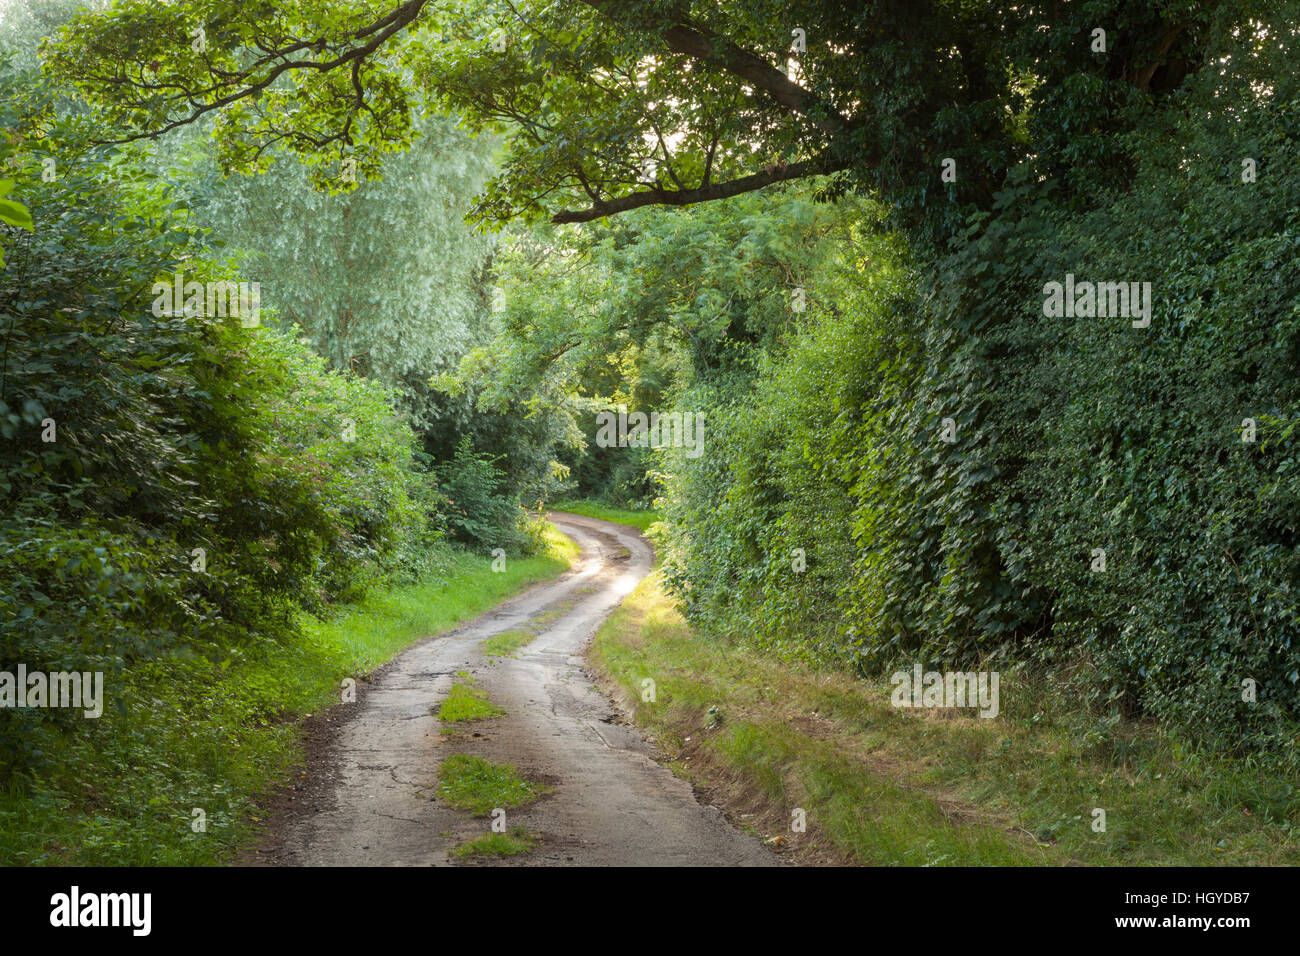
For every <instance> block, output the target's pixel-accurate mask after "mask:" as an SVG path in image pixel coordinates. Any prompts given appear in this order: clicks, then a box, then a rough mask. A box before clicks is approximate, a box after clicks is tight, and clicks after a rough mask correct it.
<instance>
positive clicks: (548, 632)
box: [253, 514, 780, 866]
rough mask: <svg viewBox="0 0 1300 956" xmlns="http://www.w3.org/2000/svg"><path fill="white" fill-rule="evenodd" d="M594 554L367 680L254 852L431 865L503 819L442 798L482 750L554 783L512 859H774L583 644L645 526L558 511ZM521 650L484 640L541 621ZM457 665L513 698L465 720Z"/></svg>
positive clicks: (295, 859)
mask: <svg viewBox="0 0 1300 956" xmlns="http://www.w3.org/2000/svg"><path fill="white" fill-rule="evenodd" d="M552 520H553V521H554V523H555V524H556V526H557V527H559V528H560V530H561V531H563V532H564V533H565V534H567V535H568V536H569V537H570V538H572V539H573V540H574V541H576V542H577V544H578V545H579V547H580V548H581V559H580V561H579V562H578V563H577V564H576V565H575V566H574V568H573V569H572V570H570V571H569V572H567V573H566V574H564V575H562V576H561V577H559V578H557V579H555V580H553V581H550V582H547V583H544V584H541V585H537V586H535V587H533V588H532V589H530V590H528V591H526V592H524V593H523V594H520V595H519V596H517V597H515V598H513V599H511V600H508V601H506V602H505V603H503V604H500V605H498V606H497V607H496V608H494V609H493V610H492V611H490V612H488V613H487V614H485V615H483V616H482V617H480V618H477V619H476V620H474V621H471V622H469V623H467V624H465V625H462V626H461V627H459V628H457V629H456V630H454V631H451V632H448V633H446V634H443V635H440V636H438V637H433V638H429V639H427V640H425V641H423V642H421V643H419V644H417V645H415V646H413V647H411V648H410V649H408V650H407V651H405V652H403V653H402V654H401V655H400V656H398V657H397V658H396V659H395V660H394V661H392V662H391V663H389V664H388V665H386V666H385V667H384V668H383V669H382V670H381V671H379V672H378V674H377V675H376V676H375V678H374V680H373V681H371V682H368V684H367V683H366V682H362V683H363V687H362V689H361V692H360V693H359V695H358V700H357V702H356V703H355V704H345V705H340V706H339V707H336V708H334V709H333V711H331V713H337V712H338V711H340V710H347V709H348V708H356V710H355V711H353V712H351V713H350V714H347V715H345V716H343V717H342V718H339V719H337V720H336V721H335V722H334V723H333V724H332V725H331V728H330V731H329V734H328V735H327V737H326V739H324V740H323V741H321V742H320V743H319V746H318V747H316V748H314V751H313V753H312V756H311V759H310V761H309V763H308V767H307V773H306V776H305V777H304V779H306V780H309V781H310V785H309V786H304V787H303V789H304V790H308V791H310V792H305V793H303V794H302V797H301V799H295V800H294V801H292V802H291V803H290V804H289V805H287V807H285V808H282V810H281V812H280V815H279V818H278V819H277V820H276V821H275V822H274V823H273V825H272V827H271V829H270V832H269V833H268V836H267V839H266V841H265V842H264V844H263V846H262V847H261V848H260V849H259V850H258V851H257V852H256V859H255V861H253V862H257V863H261V864H271V865H306V866H333V865H347V866H382V865H392V866H429V865H434V866H437V865H448V864H451V863H452V862H453V858H452V857H450V856H449V851H450V850H451V849H452V848H454V847H456V846H457V845H459V844H462V843H464V842H466V841H468V840H471V839H474V838H475V837H478V836H482V835H484V834H486V833H487V832H489V824H490V822H491V821H490V820H487V819H483V818H475V817H472V816H470V815H469V814H468V813H465V812H461V811H457V810H454V809H451V808H450V807H447V806H446V805H444V804H442V803H441V802H440V801H439V800H438V799H437V798H436V785H435V776H436V773H437V769H438V766H439V764H440V762H441V761H442V760H443V759H444V758H445V757H447V756H449V755H451V754H453V753H468V754H474V755H477V756H480V757H483V758H485V759H487V760H491V761H494V762H504V763H509V764H512V765H514V766H515V767H516V768H517V769H518V770H519V772H520V773H521V774H522V775H523V776H525V777H526V778H528V779H531V780H535V781H538V782H541V783H543V784H545V785H547V786H548V787H551V788H552V792H551V793H549V794H547V795H545V796H543V797H542V798H541V799H539V800H538V801H536V802H534V803H532V804H531V805H528V806H525V807H522V808H519V809H516V810H512V811H510V812H509V814H508V823H509V825H510V826H524V827H526V828H527V829H528V830H530V831H533V832H534V833H539V834H541V836H542V842H541V845H540V846H538V847H537V848H536V849H534V850H533V851H531V852H530V853H526V854H523V855H521V856H517V857H507V858H502V859H499V860H496V859H494V860H490V861H484V862H489V863H491V864H493V865H510V866H520V865H522V866H539V865H541V866H545V865H551V866H556V865H558V866H583V865H586V866H591V865H596V866H601V865H634V866H635V865H649V866H683V865H686V866H689V865H721V866H775V865H778V864H779V862H780V861H779V860H778V859H777V857H776V854H775V853H773V852H771V851H770V850H768V849H767V848H765V847H764V846H763V845H762V843H761V842H760V841H759V839H758V838H757V837H755V836H752V835H750V834H747V833H745V832H743V831H741V830H740V829H738V828H737V827H735V826H733V825H732V824H731V823H729V822H728V821H727V819H726V818H725V817H724V816H723V815H722V813H721V811H719V810H717V809H716V808H714V807H709V806H705V805H702V804H701V803H700V802H699V801H698V800H697V799H696V797H695V794H694V793H693V791H692V788H691V786H690V785H689V784H688V783H687V782H686V781H684V780H681V779H679V778H677V777H675V776H674V775H673V774H672V773H671V771H669V770H668V769H667V768H665V767H663V766H661V765H660V764H658V763H656V762H655V761H654V759H653V758H652V754H653V752H654V751H653V747H652V745H651V744H650V743H649V742H647V741H646V739H645V738H644V737H643V736H642V735H641V733H640V732H639V731H637V730H636V729H635V728H634V727H632V726H630V725H629V724H627V723H626V722H625V721H624V720H623V716H622V714H621V713H619V711H618V710H617V709H616V708H615V707H614V705H613V704H612V703H611V702H610V700H609V699H608V698H607V697H606V696H605V695H604V694H603V693H602V692H601V691H599V690H598V689H597V688H596V687H595V686H594V685H593V683H592V680H591V678H590V677H589V676H588V675H587V673H586V672H585V671H584V669H583V657H582V655H583V652H584V650H585V648H586V646H587V644H588V642H589V641H590V640H591V638H592V636H593V635H594V634H595V633H596V630H597V629H598V628H599V626H600V624H601V623H602V622H603V621H604V620H605V618H606V617H607V616H608V615H609V613H610V612H611V611H613V610H614V608H615V607H616V606H617V605H618V604H619V603H620V602H621V601H622V600H623V598H624V597H625V596H626V595H627V594H628V593H629V592H630V591H631V590H632V589H633V588H634V587H635V586H636V584H637V582H639V581H640V580H641V579H642V578H643V577H644V576H645V575H646V574H647V573H648V572H649V570H650V568H651V565H652V564H653V558H654V555H653V551H652V550H651V548H650V546H649V545H648V544H647V543H646V541H645V540H644V539H643V538H642V537H641V536H640V535H639V534H638V533H637V532H636V531H635V529H632V528H629V527H626V526H624V525H617V524H613V523H610V522H606V521H598V520H595V519H592V518H586V517H580V516H578V515H569V514H554V515H552ZM530 625H531V627H532V628H533V629H535V630H536V631H537V632H538V633H537V637H536V638H535V639H534V640H533V641H532V642H531V643H529V644H527V645H525V646H523V647H521V648H519V649H518V650H517V651H515V652H514V655H515V656H513V657H494V658H488V657H485V656H484V653H483V648H482V645H483V642H484V641H485V640H487V639H488V638H490V637H492V636H494V635H496V634H499V633H501V632H503V631H509V630H513V629H517V628H521V627H527V626H530ZM458 671H469V672H470V673H471V674H472V675H473V677H474V681H475V684H476V686H477V687H479V688H481V689H482V690H484V691H486V692H487V695H488V698H489V699H490V700H491V701H492V702H493V703H495V704H497V705H498V706H500V707H503V708H505V710H506V716H504V717H500V718H497V719H492V720H483V721H478V722H475V723H473V724H471V725H458V727H465V728H466V729H465V730H464V731H463V732H458V733H455V734H443V733H442V732H441V731H442V729H443V728H442V726H441V724H440V722H439V720H438V718H437V716H436V714H437V710H438V707H439V706H440V704H441V703H442V701H443V700H444V698H445V697H446V696H447V693H448V691H449V689H450V688H451V685H452V682H453V679H454V678H455V676H456V674H457V672H458Z"/></svg>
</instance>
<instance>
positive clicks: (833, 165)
mask: <svg viewBox="0 0 1300 956" xmlns="http://www.w3.org/2000/svg"><path fill="white" fill-rule="evenodd" d="M850 165H851V164H850V163H847V162H840V161H832V160H830V159H828V158H827V156H826V154H825V153H823V154H820V155H818V156H815V157H813V158H812V159H805V160H803V161H802V162H798V163H791V164H790V165H788V166H784V165H782V166H771V167H768V168H767V169H765V170H763V171H762V172H761V173H754V174H753V175H751V176H742V177H741V178H739V179H732V180H728V181H727V182H724V183H714V184H712V185H709V186H700V187H698V188H696V189H643V190H639V191H637V192H634V193H628V194H627V195H626V196H619V197H617V198H615V199H606V200H602V201H601V202H597V203H595V204H593V205H591V206H589V207H588V208H586V209H566V210H563V211H561V212H557V213H556V214H555V215H554V216H552V217H551V222H554V223H557V224H559V223H566V222H591V221H592V220H595V219H602V218H604V217H605V216H612V215H614V214H615V213H620V212H627V211H628V210H630V209H639V208H641V207H642V206H689V205H691V204H692V203H697V202H709V201H711V200H714V199H727V198H729V197H731V196H739V195H740V194H741V193H748V192H753V191H754V190H756V189H762V188H763V187H765V186H771V185H772V184H773V183H779V182H785V181H787V180H791V179H802V178H803V177H805V176H816V175H818V174H820V173H833V172H839V171H840V170H843V169H848V168H849V166H850Z"/></svg>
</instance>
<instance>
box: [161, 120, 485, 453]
mask: <svg viewBox="0 0 1300 956" xmlns="http://www.w3.org/2000/svg"><path fill="white" fill-rule="evenodd" d="M417 123H418V132H419V136H418V138H417V139H416V140H415V141H414V143H413V145H412V146H411V148H410V149H409V150H408V151H406V152H402V153H393V154H389V155H387V156H386V157H384V164H383V178H382V179H376V180H374V181H362V182H359V183H358V184H357V186H356V188H355V189H351V190H350V191H347V192H342V191H335V192H333V193H331V192H323V191H320V190H318V189H316V188H314V187H313V185H312V183H311V182H310V180H309V177H308V175H307V173H306V171H305V170H304V169H303V167H301V166H300V165H298V164H294V163H279V164H276V165H274V166H273V167H271V168H270V169H268V170H265V171H263V172H262V174H261V175H257V176H252V177H242V176H233V177H229V178H225V179H218V177H217V175H216V170H215V169H214V168H213V167H211V166H210V165H208V164H207V163H206V162H205V161H204V160H199V161H198V162H192V163H190V164H188V165H189V175H188V176H186V177H184V180H185V181H187V182H189V183H190V184H191V188H193V189H194V192H195V193H196V196H197V197H198V198H201V199H202V200H203V203H204V206H203V208H202V210H201V212H200V213H199V215H200V217H201V219H202V221H204V222H205V223H206V224H209V225H211V226H212V228H213V238H214V239H216V240H219V241H221V242H223V243H225V245H226V246H227V247H228V248H229V249H231V250H232V251H238V252H239V253H240V254H241V255H242V256H243V257H244V262H243V265H242V267H241V268H242V271H244V272H246V273H247V274H248V275H249V276H250V278H253V279H256V280H257V281H258V282H260V284H261V290H262V305H263V307H264V308H268V309H270V310H272V311H273V313H274V314H275V315H276V316H277V317H278V321H280V322H282V323H285V324H289V323H292V324H296V325H298V326H299V327H301V328H302V329H303V330H304V332H305V333H306V335H307V336H308V337H309V338H310V340H311V342H312V345H313V346H314V348H315V349H316V350H317V351H318V352H319V353H320V354H321V355H323V356H325V357H326V358H327V359H328V360H329V362H330V363H331V365H333V366H334V367H336V368H339V369H347V370H349V371H352V372H355V373H357V374H360V375H366V376H368V377H372V378H377V379H379V380H381V381H383V382H385V383H387V384H390V385H393V386H395V387H398V388H399V389H400V390H401V393H402V394H403V395H404V396H405V398H406V402H407V405H408V408H409V410H410V411H411V412H412V414H413V417H414V419H415V421H416V423H417V424H418V425H421V426H422V427H428V426H429V425H430V424H431V423H432V421H434V420H436V419H437V418H438V417H440V415H441V414H442V413H443V411H445V408H444V407H443V406H444V402H443V400H441V399H440V398H439V397H438V396H437V395H436V394H435V393H433V392H431V391H430V389H429V387H428V384H427V383H428V381H429V379H430V378H431V377H432V376H434V375H436V374H438V373H440V372H445V371H446V370H448V369H449V368H451V367H452V366H454V365H455V363H456V362H457V361H458V360H459V359H460V357H461V356H462V355H463V354H464V353H465V352H466V351H468V350H469V349H470V347H471V346H472V345H473V344H474V343H475V342H477V341H480V340H481V339H482V338H483V336H484V335H486V334H487V332H488V328H489V325H490V296H489V290H490V274H489V265H490V262H491V256H492V251H493V247H494V240H493V238H492V237H491V236H490V235H486V234H484V233H483V232H481V231H478V230H476V229H474V228H472V227H470V226H468V225H467V224H466V223H465V218H464V217H465V214H466V212H467V211H468V210H469V207H470V204H471V202H472V201H473V197H474V196H475V194H476V193H477V192H478V190H479V189H480V188H481V187H482V185H483V183H484V182H485V181H486V180H487V178H488V177H489V176H490V175H491V173H492V171H493V165H492V152H493V149H494V142H493V141H492V140H491V139H490V138H478V139H474V138H472V137H470V136H468V135H467V134H466V133H465V132H464V131H463V130H462V129H460V128H459V127H458V125H457V123H456V121H455V120H454V119H452V118H449V117H441V116H430V117H425V118H421V119H419V120H418V121H417ZM191 145H197V144H194V143H191Z"/></svg>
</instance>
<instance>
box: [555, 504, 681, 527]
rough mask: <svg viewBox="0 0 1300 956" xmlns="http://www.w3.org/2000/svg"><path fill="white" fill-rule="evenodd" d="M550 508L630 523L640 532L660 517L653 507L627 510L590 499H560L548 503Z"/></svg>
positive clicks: (604, 519)
mask: <svg viewBox="0 0 1300 956" xmlns="http://www.w3.org/2000/svg"><path fill="white" fill-rule="evenodd" d="M550 509H551V510H552V511H567V512H569V513H570V514H575V515H584V516H586V517H588V518H600V519H601V520H603V521H613V522H614V523H615V524H626V525H631V526H632V527H633V528H638V529H640V530H641V531H642V532H644V531H646V530H648V529H649V527H650V526H651V525H652V524H654V523H655V522H656V521H658V520H659V517H660V516H659V512H658V511H655V510H653V509H648V510H646V511H629V510H628V509H626V508H613V507H610V506H609V505H604V504H601V503H600V502H598V501H590V500H578V501H561V502H558V503H556V504H553V505H550Z"/></svg>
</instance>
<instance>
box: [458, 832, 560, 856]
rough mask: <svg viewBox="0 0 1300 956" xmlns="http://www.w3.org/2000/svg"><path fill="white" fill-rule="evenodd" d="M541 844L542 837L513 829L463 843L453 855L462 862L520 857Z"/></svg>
mask: <svg viewBox="0 0 1300 956" xmlns="http://www.w3.org/2000/svg"><path fill="white" fill-rule="evenodd" d="M540 842H541V837H540V836H538V835H537V834H536V833H532V832H530V831H529V830H527V829H525V828H524V827H511V828H510V830H509V831H508V832H506V833H489V834H487V835H486V836H481V837H479V838H478V839H476V840H470V841H469V842H468V843H462V844H461V845H460V846H458V847H456V848H455V849H453V850H452V851H451V855H452V856H454V857H457V858H459V859H462V860H469V859H474V858H476V857H488V856H519V855H520V854H521V853H527V852H528V851H529V850H531V849H533V848H534V847H535V846H537V844H539V843H540Z"/></svg>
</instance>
